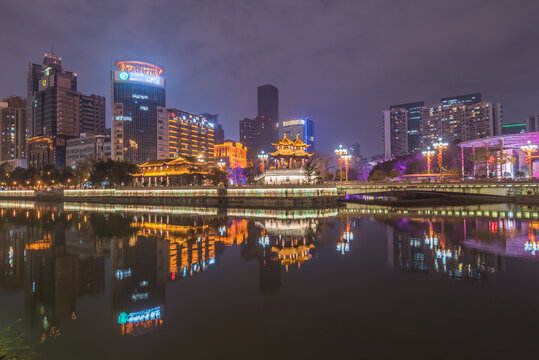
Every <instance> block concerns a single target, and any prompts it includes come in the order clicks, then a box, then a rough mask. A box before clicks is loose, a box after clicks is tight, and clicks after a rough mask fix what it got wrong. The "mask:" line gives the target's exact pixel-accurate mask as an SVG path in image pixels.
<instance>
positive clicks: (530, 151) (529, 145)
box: [520, 140, 537, 180]
mask: <svg viewBox="0 0 539 360" xmlns="http://www.w3.org/2000/svg"><path fill="white" fill-rule="evenodd" d="M520 150H522V151H524V152H525V153H526V164H527V165H528V179H530V180H531V178H532V154H533V153H534V152H536V151H537V145H535V144H532V143H531V141H530V140H528V143H527V144H526V145H522V146H521V147H520Z"/></svg>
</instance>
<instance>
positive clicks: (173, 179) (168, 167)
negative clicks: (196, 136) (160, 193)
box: [133, 156, 207, 186]
mask: <svg viewBox="0 0 539 360" xmlns="http://www.w3.org/2000/svg"><path fill="white" fill-rule="evenodd" d="M138 168H139V173H138V174H135V175H133V177H134V179H135V184H136V185H139V186H159V185H166V186H171V185H172V186H173V185H189V184H191V183H192V182H193V180H194V179H193V177H194V176H195V175H196V174H206V173H207V171H205V169H202V168H201V165H200V164H199V163H198V162H197V161H194V160H189V159H187V158H184V157H181V156H180V157H178V158H175V159H166V160H150V161H147V162H145V163H144V164H141V165H138Z"/></svg>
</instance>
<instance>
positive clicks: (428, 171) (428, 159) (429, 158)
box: [421, 146, 436, 175]
mask: <svg viewBox="0 0 539 360" xmlns="http://www.w3.org/2000/svg"><path fill="white" fill-rule="evenodd" d="M421 153H422V154H423V155H425V156H426V157H427V174H429V175H430V164H431V158H432V155H434V154H436V151H434V150H431V149H430V146H428V147H427V150H425V151H423V152H421Z"/></svg>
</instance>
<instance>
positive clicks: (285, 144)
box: [272, 133, 294, 147]
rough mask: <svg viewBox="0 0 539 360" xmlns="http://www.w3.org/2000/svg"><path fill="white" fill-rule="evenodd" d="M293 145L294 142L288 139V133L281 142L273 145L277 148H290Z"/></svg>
mask: <svg viewBox="0 0 539 360" xmlns="http://www.w3.org/2000/svg"><path fill="white" fill-rule="evenodd" d="M292 144H294V142H293V141H292V140H290V139H289V138H287V137H286V133H284V135H283V138H282V139H281V140H279V142H277V143H275V144H272V145H273V146H275V147H278V146H290V145H292Z"/></svg>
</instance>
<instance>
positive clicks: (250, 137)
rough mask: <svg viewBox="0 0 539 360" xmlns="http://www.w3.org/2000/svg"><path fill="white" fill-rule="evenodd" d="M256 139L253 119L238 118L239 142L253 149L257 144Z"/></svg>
mask: <svg viewBox="0 0 539 360" xmlns="http://www.w3.org/2000/svg"><path fill="white" fill-rule="evenodd" d="M257 140H258V135H257V133H256V127H255V120H254V119H251V118H244V119H243V120H240V142H241V143H242V144H243V145H245V146H247V148H249V149H253V148H255V147H256V146H257Z"/></svg>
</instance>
